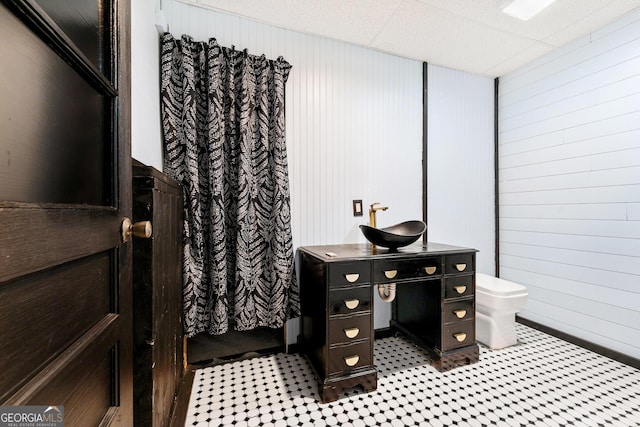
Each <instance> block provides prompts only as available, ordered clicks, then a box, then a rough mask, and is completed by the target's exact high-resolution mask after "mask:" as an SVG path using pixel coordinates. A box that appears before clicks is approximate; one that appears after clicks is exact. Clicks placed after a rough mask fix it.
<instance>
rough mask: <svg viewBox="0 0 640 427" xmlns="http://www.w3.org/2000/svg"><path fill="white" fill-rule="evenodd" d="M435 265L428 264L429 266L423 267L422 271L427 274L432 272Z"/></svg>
mask: <svg viewBox="0 0 640 427" xmlns="http://www.w3.org/2000/svg"><path fill="white" fill-rule="evenodd" d="M436 269H437V267H435V266H429V267H425V268H424V272H425V273H427V274H433V273H435V272H436Z"/></svg>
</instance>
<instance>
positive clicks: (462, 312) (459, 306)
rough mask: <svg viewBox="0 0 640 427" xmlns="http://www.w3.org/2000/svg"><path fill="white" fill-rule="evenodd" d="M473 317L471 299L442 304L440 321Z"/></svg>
mask: <svg viewBox="0 0 640 427" xmlns="http://www.w3.org/2000/svg"><path fill="white" fill-rule="evenodd" d="M474 317H475V308H474V304H473V299H471V298H470V299H466V300H463V301H456V302H449V303H446V304H444V305H443V309H442V321H443V322H444V323H453V322H460V321H464V320H471V319H473V318H474Z"/></svg>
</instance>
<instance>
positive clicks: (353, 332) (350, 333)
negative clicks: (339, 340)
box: [344, 328, 360, 338]
mask: <svg viewBox="0 0 640 427" xmlns="http://www.w3.org/2000/svg"><path fill="white" fill-rule="evenodd" d="M359 333H360V329H359V328H346V329H345V330H344V334H345V335H346V336H347V338H355V337H357V336H358V334H359Z"/></svg>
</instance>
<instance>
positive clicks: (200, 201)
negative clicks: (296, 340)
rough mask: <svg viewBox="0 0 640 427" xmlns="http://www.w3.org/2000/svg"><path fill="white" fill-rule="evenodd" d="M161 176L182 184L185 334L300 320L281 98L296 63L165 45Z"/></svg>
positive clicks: (185, 41)
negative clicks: (298, 318) (163, 142)
mask: <svg viewBox="0 0 640 427" xmlns="http://www.w3.org/2000/svg"><path fill="white" fill-rule="evenodd" d="M161 62H162V64H161V67H162V77H161V78H162V88H161V97H162V99H161V106H162V125H163V132H164V141H165V150H164V155H165V159H164V166H165V171H166V172H167V173H168V174H169V175H170V176H172V177H173V178H175V179H176V180H177V181H178V182H180V183H181V184H182V185H183V188H184V192H185V204H184V212H185V221H184V260H183V262H184V319H185V325H184V326H185V333H186V335H187V336H188V337H192V336H194V335H196V334H197V333H200V332H208V333H210V334H214V335H219V334H222V333H225V332H227V331H228V330H229V329H230V328H233V329H236V330H241V331H242V330H250V329H253V328H255V327H258V326H268V327H281V326H283V324H284V322H285V321H286V320H287V319H289V318H291V317H295V316H297V315H299V291H298V285H297V282H296V279H295V273H294V260H293V245H292V238H291V218H290V203H289V202H290V199H289V181H288V173H287V154H286V145H285V117H284V91H285V83H286V81H287V77H288V75H289V71H290V69H291V66H290V65H289V63H287V62H286V61H285V60H284V59H283V58H282V57H280V58H278V59H277V60H275V61H273V60H268V59H266V58H265V57H264V55H263V56H255V55H249V54H247V52H246V51H244V52H243V51H236V50H235V49H229V48H226V47H221V46H219V45H218V43H217V42H216V40H215V39H211V40H209V41H208V42H195V41H194V40H193V39H192V38H191V37H188V36H182V38H181V39H180V40H176V39H175V38H174V37H172V36H171V35H170V34H165V35H164V36H163V39H162V58H161Z"/></svg>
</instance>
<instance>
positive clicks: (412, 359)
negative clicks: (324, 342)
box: [185, 324, 640, 427]
mask: <svg viewBox="0 0 640 427" xmlns="http://www.w3.org/2000/svg"><path fill="white" fill-rule="evenodd" d="M517 328H518V337H519V341H520V342H519V344H518V345H516V346H513V347H510V348H507V349H503V350H495V351H494V350H490V349H488V348H486V347H483V346H480V362H478V363H476V364H473V365H469V366H465V367H461V368H457V369H453V370H451V371H448V372H444V373H440V372H438V371H436V370H435V369H434V368H432V367H431V366H430V365H429V364H428V357H427V355H426V353H424V352H423V351H422V350H420V349H419V348H417V347H416V346H414V345H413V344H412V343H411V342H409V341H408V340H405V339H404V338H402V337H391V338H384V339H380V340H376V342H375V365H376V368H377V369H378V388H377V390H376V391H375V392H373V393H368V394H367V393H358V392H352V393H348V394H345V395H344V396H343V397H342V398H341V399H339V400H338V401H337V402H332V403H328V404H320V403H319V401H318V394H317V386H316V382H315V380H314V378H313V374H312V372H311V369H310V367H309V365H308V363H307V361H306V359H305V358H304V357H303V356H302V355H300V354H275V355H270V356H264V357H259V358H254V359H249V360H242V361H237V362H231V363H227V364H224V365H218V366H214V367H209V368H204V369H199V370H197V371H196V373H195V378H194V383H193V389H192V392H191V399H190V402H189V410H188V413H187V419H186V423H185V425H186V426H199V427H200V426H310V427H317V426H325V425H326V426H357V427H360V426H361V427H370V426H622V427H630V426H640V371H639V370H638V369H635V368H632V367H630V366H627V365H624V364H622V363H618V362H616V361H614V360H611V359H608V358H606V357H603V356H600V355H598V354H596V353H593V352H591V351H588V350H585V349H583V348H581V347H578V346H576V345H573V344H571V343H568V342H565V341H562V340H560V339H557V338H555V337H552V336H550V335H547V334H545V333H542V332H539V331H537V330H535V329H531V328H529V327H526V326H524V325H521V324H518V325H517Z"/></svg>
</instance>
